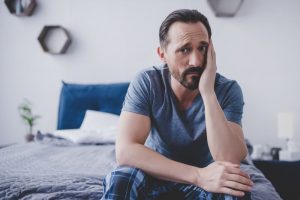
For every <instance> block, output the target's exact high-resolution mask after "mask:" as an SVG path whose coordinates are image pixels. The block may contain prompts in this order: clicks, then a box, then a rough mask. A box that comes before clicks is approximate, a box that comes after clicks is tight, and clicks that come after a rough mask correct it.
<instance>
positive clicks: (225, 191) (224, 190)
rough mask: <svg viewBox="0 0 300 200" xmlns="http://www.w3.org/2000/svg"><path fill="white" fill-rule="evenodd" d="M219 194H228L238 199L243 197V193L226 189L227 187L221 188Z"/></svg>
mask: <svg viewBox="0 0 300 200" xmlns="http://www.w3.org/2000/svg"><path fill="white" fill-rule="evenodd" d="M221 193H224V194H229V195H232V196H238V197H243V196H244V195H245V193H244V192H242V191H238V190H234V189H231V188H227V187H222V188H221Z"/></svg>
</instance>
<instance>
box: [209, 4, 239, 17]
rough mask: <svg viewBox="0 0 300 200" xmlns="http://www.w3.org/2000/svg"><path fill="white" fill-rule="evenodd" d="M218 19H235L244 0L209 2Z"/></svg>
mask: <svg viewBox="0 0 300 200" xmlns="http://www.w3.org/2000/svg"><path fill="white" fill-rule="evenodd" d="M207 1H208V4H209V5H210V7H211V8H212V10H213V11H214V13H215V15H216V16H217V17H233V16H234V15H235V14H236V13H237V12H238V10H239V9H240V7H241V5H242V3H243V1H244V0H207Z"/></svg>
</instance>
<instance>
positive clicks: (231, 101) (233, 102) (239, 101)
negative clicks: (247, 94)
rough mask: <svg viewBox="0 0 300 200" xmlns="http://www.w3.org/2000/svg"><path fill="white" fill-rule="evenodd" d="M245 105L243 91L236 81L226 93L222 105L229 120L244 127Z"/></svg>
mask: <svg viewBox="0 0 300 200" xmlns="http://www.w3.org/2000/svg"><path fill="white" fill-rule="evenodd" d="M244 104H245V103H244V98H243V93H242V89H241V87H240V86H239V84H238V83H237V82H236V81H234V82H233V83H232V84H231V85H230V87H229V88H228V90H227V91H226V95H225V98H224V101H223V105H222V109H223V111H224V114H225V116H226V118H227V120H228V121H231V122H235V123H237V124H239V125H241V126H242V116H243V107H244Z"/></svg>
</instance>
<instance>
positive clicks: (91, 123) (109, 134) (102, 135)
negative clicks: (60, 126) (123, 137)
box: [53, 110, 119, 144]
mask: <svg viewBox="0 0 300 200" xmlns="http://www.w3.org/2000/svg"><path fill="white" fill-rule="evenodd" d="M118 122H119V116H118V115H114V114H110V113H105V112H99V111H94V110H87V111H86V113H85V116H84V119H83V122H82V124H81V126H80V129H65V130H57V131H54V132H53V135H54V136H57V137H61V138H64V139H67V140H70V141H72V142H74V143H76V144H83V143H85V144H95V143H97V144H98V143H101V144H105V143H115V140H116V137H117V127H118Z"/></svg>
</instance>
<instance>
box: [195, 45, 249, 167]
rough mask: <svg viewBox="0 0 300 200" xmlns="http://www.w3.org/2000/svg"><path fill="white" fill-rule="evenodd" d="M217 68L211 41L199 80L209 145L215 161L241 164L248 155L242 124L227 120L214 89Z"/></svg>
mask: <svg viewBox="0 0 300 200" xmlns="http://www.w3.org/2000/svg"><path fill="white" fill-rule="evenodd" d="M216 70H217V67H216V54H215V51H214V48H213V44H212V41H210V44H209V48H208V52H207V64H206V68H205V70H204V72H203V74H202V76H201V78H200V82H199V90H200V93H201V96H202V99H203V101H204V106H205V120H206V130H207V140H208V145H209V149H210V151H211V154H212V156H213V158H214V160H215V161H227V162H231V163H234V164H240V162H241V161H242V160H243V159H245V157H246V155H247V147H246V144H245V142H244V136H243V131H242V128H241V127H240V125H238V124H236V123H233V122H230V121H227V119H226V117H225V115H224V112H223V110H222V108H221V107H220V105H219V103H218V100H217V97H216V94H215V91H214V83H215V77H216ZM220 133H222V134H220Z"/></svg>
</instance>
